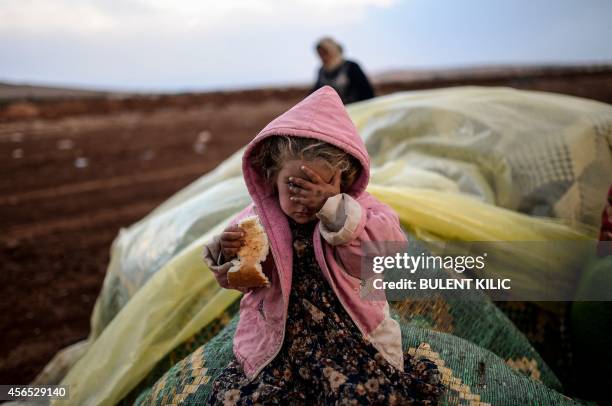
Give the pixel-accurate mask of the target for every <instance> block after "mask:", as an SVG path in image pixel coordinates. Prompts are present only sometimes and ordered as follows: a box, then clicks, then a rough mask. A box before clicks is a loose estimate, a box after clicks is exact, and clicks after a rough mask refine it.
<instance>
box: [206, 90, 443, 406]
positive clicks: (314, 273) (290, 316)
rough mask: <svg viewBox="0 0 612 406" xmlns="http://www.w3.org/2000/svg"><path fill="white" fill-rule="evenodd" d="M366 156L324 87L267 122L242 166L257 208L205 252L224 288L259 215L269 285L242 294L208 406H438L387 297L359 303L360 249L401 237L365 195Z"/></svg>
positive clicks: (435, 380)
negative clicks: (245, 225)
mask: <svg viewBox="0 0 612 406" xmlns="http://www.w3.org/2000/svg"><path fill="white" fill-rule="evenodd" d="M369 164H370V163H369V157H368V154H367V152H366V149H365V146H364V144H363V141H362V140H361V138H360V137H359V135H358V134H357V131H356V129H355V127H354V126H353V123H352V122H351V120H350V118H349V116H348V114H347V112H346V110H345V108H344V106H343V104H342V101H341V100H340V98H339V96H338V94H337V93H336V92H335V91H334V90H333V89H332V88H331V87H329V86H326V87H323V88H321V89H319V90H318V91H316V92H315V93H313V94H311V95H310V96H308V97H307V98H306V99H304V100H303V101H302V102H300V103H299V104H297V105H296V106H295V107H293V108H292V109H290V110H289V111H287V112H286V113H284V114H283V115H281V116H280V117H278V118H277V119H275V120H274V121H272V122H271V123H270V124H268V126H266V128H264V129H263V130H262V131H261V132H260V133H259V134H258V135H257V137H255V139H253V141H252V142H251V143H250V144H249V145H248V147H247V149H246V151H245V153H244V156H243V160H242V167H243V173H244V179H245V182H246V185H247V188H248V191H249V193H250V195H251V197H252V199H253V204H251V205H250V206H249V207H247V208H246V209H245V210H244V211H242V212H241V213H240V214H239V215H238V216H237V217H236V218H235V219H234V220H233V221H232V225H230V226H229V227H228V228H227V229H226V230H225V231H224V232H223V233H222V234H221V235H220V236H216V237H215V238H214V239H213V241H211V242H210V243H209V244H207V245H206V247H205V253H204V258H205V261H206V262H207V264H208V266H209V268H210V269H211V270H212V271H213V273H214V274H215V277H216V278H217V280H218V281H219V284H220V285H221V286H223V287H225V288H236V287H234V286H230V285H229V284H228V281H227V270H228V269H229V268H230V267H231V263H230V262H229V261H231V259H232V258H233V257H235V255H236V252H237V250H238V249H239V248H240V246H241V244H243V243H244V242H243V241H242V240H241V237H242V234H241V231H240V229H239V228H238V227H236V225H235V224H236V223H238V221H240V219H242V218H244V217H246V216H250V215H253V214H256V215H257V216H259V220H260V221H261V223H262V225H263V227H264V229H265V231H266V233H267V235H268V239H269V242H270V248H271V254H269V255H268V258H267V259H266V261H265V262H264V263H263V269H264V272H265V273H266V275H267V276H268V279H269V280H270V286H269V287H262V288H255V289H242V288H240V289H239V290H241V291H242V292H244V293H245V295H244V297H243V298H242V300H241V302H240V320H239V323H238V326H237V328H236V333H235V336H234V342H233V350H234V355H235V357H236V360H234V361H232V362H231V363H230V364H229V365H228V366H227V367H226V368H225V369H224V370H223V371H222V373H221V375H220V376H219V377H218V378H217V379H216V380H215V382H214V384H213V389H212V393H211V395H210V397H209V404H268V403H282V404H285V403H289V404H295V403H297V404H328V403H337V404H364V403H366V404H405V403H411V402H416V403H425V404H430V403H436V400H437V399H438V397H439V395H440V392H441V386H440V384H439V375H438V371H437V369H436V367H435V364H433V363H431V362H428V361H426V360H420V361H417V360H414V359H412V358H411V357H410V356H409V355H407V354H405V355H404V354H403V352H402V342H401V340H402V338H401V331H400V328H399V325H398V323H397V322H396V321H395V320H393V319H392V318H391V317H390V315H389V306H388V303H387V302H386V300H383V301H380V300H379V301H373V300H365V299H362V298H361V297H360V293H359V287H360V271H361V256H362V253H361V243H362V242H364V241H405V236H404V234H403V232H402V231H401V228H400V226H399V220H398V217H397V215H396V214H395V213H394V212H393V211H392V210H391V208H389V207H388V206H386V205H384V204H383V203H381V202H379V201H378V200H376V199H375V198H374V197H372V196H371V195H369V194H368V193H367V192H366V191H365V188H366V186H367V184H368V179H369Z"/></svg>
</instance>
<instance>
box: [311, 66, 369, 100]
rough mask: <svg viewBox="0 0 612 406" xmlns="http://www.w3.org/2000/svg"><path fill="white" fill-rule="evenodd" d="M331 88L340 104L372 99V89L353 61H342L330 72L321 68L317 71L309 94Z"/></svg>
mask: <svg viewBox="0 0 612 406" xmlns="http://www.w3.org/2000/svg"><path fill="white" fill-rule="evenodd" d="M325 85H327V86H331V87H333V88H334V89H335V90H336V92H338V95H340V98H341V99H342V103H344V104H349V103H354V102H358V101H361V100H367V99H371V98H372V97H374V89H372V85H371V84H370V81H369V80H368V78H367V77H366V75H365V73H363V71H362V70H361V68H360V67H359V65H358V64H357V63H355V62H353V61H346V60H345V61H344V62H343V63H342V64H341V65H340V66H338V67H337V68H336V69H334V70H333V71H331V72H327V71H326V70H325V69H323V67H321V68H320V69H319V74H318V76H317V82H316V83H315V85H314V86H313V88H312V89H311V91H310V93H312V92H314V91H315V90H317V89H319V88H321V87H323V86H325Z"/></svg>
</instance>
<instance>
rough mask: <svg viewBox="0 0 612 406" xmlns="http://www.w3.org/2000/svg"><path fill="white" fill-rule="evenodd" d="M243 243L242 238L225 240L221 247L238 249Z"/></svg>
mask: <svg viewBox="0 0 612 406" xmlns="http://www.w3.org/2000/svg"><path fill="white" fill-rule="evenodd" d="M242 245H243V243H242V240H236V241H224V242H222V243H221V247H222V248H223V249H225V248H236V249H238V248H240V247H242Z"/></svg>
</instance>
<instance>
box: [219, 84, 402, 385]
mask: <svg viewBox="0 0 612 406" xmlns="http://www.w3.org/2000/svg"><path fill="white" fill-rule="evenodd" d="M273 135H294V136H300V137H310V138H316V139H319V140H322V141H325V142H327V143H330V144H333V145H335V146H337V147H339V148H341V149H343V150H344V151H346V152H348V153H350V154H352V155H353V156H354V157H355V158H357V159H358V160H359V162H360V163H361V165H362V170H361V172H360V174H359V176H358V178H357V180H356V181H355V182H354V184H353V185H352V187H351V189H350V190H349V191H346V193H347V194H348V195H349V196H350V197H352V198H353V199H355V200H356V201H357V202H358V203H359V205H360V207H361V219H360V221H359V226H358V227H357V229H356V230H355V232H354V235H352V236H351V241H350V242H348V243H347V244H344V245H337V246H332V245H330V244H329V243H328V242H327V241H325V240H324V239H323V238H322V237H321V233H320V232H319V227H320V224H318V225H317V228H316V229H315V235H314V247H315V255H316V259H317V262H318V264H319V266H320V267H321V270H322V272H323V275H324V277H325V278H326V279H327V281H328V282H329V283H330V285H331V287H332V288H333V290H334V292H335V293H336V295H337V296H338V298H339V299H340V302H341V303H342V304H343V306H344V307H345V309H346V311H347V313H348V314H349V315H350V316H351V317H352V319H353V321H354V322H355V324H356V325H357V327H358V328H359V329H360V331H361V332H362V333H363V334H364V336H366V337H367V338H371V339H372V341H373V344H374V345H375V347H376V348H377V349H379V351H380V352H381V353H382V354H383V356H385V358H386V359H387V360H388V361H389V362H390V363H391V364H392V365H394V366H395V367H396V368H401V369H403V357H402V353H401V333H400V331H399V326H395V324H393V323H394V321H390V322H389V316H388V307H387V310H386V304H387V303H386V300H382V301H380V300H379V301H370V300H364V299H361V297H360V293H359V286H360V280H359V276H360V266H361V257H360V256H361V242H362V241H370V240H372V241H405V236H404V234H403V232H402V231H401V228H400V226H399V219H398V216H397V215H396V214H395V213H394V212H393V210H392V209H391V208H389V207H388V206H386V205H385V204H383V203H381V202H379V201H378V200H376V199H375V198H374V197H372V196H371V195H369V194H368V193H367V192H365V188H366V186H367V184H368V180H369V173H370V160H369V156H368V154H367V151H366V149H365V145H364V144H363V141H362V140H361V138H360V137H359V135H358V133H357V130H356V129H355V126H354V125H353V123H352V121H351V119H350V118H349V116H348V114H347V112H346V109H345V108H344V105H343V104H342V101H341V100H340V97H339V96H338V94H337V93H336V92H335V90H333V89H332V88H331V87H329V86H325V87H323V88H321V89H319V90H317V91H316V92H314V93H312V94H311V95H310V96H308V97H307V98H306V99H304V100H303V101H302V102H300V103H299V104H297V105H296V106H294V107H293V108H292V109H290V110H289V111H287V112H286V113H284V114H282V115H281V116H280V117H278V118H276V119H275V120H273V121H272V122H271V123H270V124H268V125H267V126H266V127H265V128H264V129H263V130H262V131H261V132H260V133H259V134H258V135H257V136H256V137H255V138H254V139H253V140H252V141H251V143H250V144H249V145H248V147H247V149H246V151H245V153H244V155H243V160H242V169H243V174H244V179H245V182H246V186H247V188H248V191H249V193H250V195H251V197H252V199H253V203H252V204H251V205H249V207H247V208H246V209H245V210H244V211H243V212H241V213H240V214H239V215H238V216H237V217H236V218H235V219H234V220H233V221H232V223H234V224H235V223H237V222H238V221H239V220H240V219H242V218H244V217H246V216H248V215H251V214H257V215H258V216H259V218H260V221H261V223H262V225H263V227H264V229H265V230H266V233H267V235H268V238H269V240H270V248H271V256H272V257H270V256H269V257H268V259H267V260H266V262H265V263H264V266H263V268H264V272H265V273H266V274H267V276H268V278H269V279H270V286H269V287H267V288H257V289H252V290H250V291H249V292H248V293H246V294H245V295H244V297H243V298H242V300H241V302H240V321H239V323H238V327H237V329H236V334H235V337H234V346H233V349H234V354H235V355H236V358H237V359H238V360H239V361H240V362H241V364H242V365H243V368H244V371H245V374H246V375H247V377H249V378H250V379H253V378H254V377H255V376H256V375H257V374H258V373H259V371H261V369H263V368H264V367H265V366H266V365H267V364H268V363H269V362H270V361H271V360H272V359H274V357H275V356H276V354H277V353H278V352H279V351H280V348H281V346H282V343H283V339H284V329H285V321H286V318H287V309H288V304H289V292H290V290H291V276H292V271H293V263H292V262H293V250H292V237H291V230H290V228H289V222H288V220H287V217H286V216H285V214H284V213H283V212H282V210H281V208H280V205H279V202H278V199H277V198H276V196H275V194H274V191H273V188H272V187H271V185H268V184H266V182H264V179H263V177H262V176H261V174H260V173H258V171H256V170H255V168H254V167H253V166H252V165H251V159H250V156H251V154H252V153H253V151H254V148H255V147H256V146H257V144H258V143H259V142H260V141H262V140H263V139H265V138H267V137H270V136H273ZM216 276H218V279H219V282H220V283H225V282H226V281H223V280H222V279H223V278H224V277H225V274H219V275H217V274H216ZM385 320H387V322H386V323H384V324H383V321H385ZM391 324H393V325H392V327H393V328H392V329H388V328H386V326H389V325H391ZM381 326H382V327H385V328H386V330H389V331H381V329H382V327H381ZM383 333H384V334H383ZM370 334H372V336H371V337H370ZM398 348H399V350H398ZM398 352H399V353H398Z"/></svg>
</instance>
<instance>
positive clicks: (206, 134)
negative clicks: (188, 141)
mask: <svg viewBox="0 0 612 406" xmlns="http://www.w3.org/2000/svg"><path fill="white" fill-rule="evenodd" d="M211 136H212V134H211V133H210V131H207V130H204V131H201V132H200V134H198V138H197V139H196V141H195V142H194V143H193V150H194V151H195V153H196V154H203V153H204V149H205V148H206V144H207V143H208V141H210V138H211Z"/></svg>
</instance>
